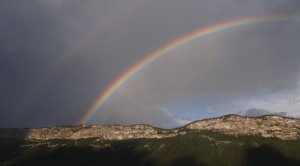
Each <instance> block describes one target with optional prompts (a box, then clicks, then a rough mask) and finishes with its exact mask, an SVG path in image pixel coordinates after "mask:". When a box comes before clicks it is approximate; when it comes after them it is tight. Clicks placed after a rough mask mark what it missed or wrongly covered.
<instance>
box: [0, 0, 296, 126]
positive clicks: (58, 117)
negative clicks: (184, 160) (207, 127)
mask: <svg viewBox="0 0 300 166" xmlns="http://www.w3.org/2000/svg"><path fill="white" fill-rule="evenodd" d="M298 15H299V18H300V1H298V0H251V1H250V0H202V1H197V0H187V1H181V0H86V1H82V0H28V1H26V2H25V1H19V0H10V1H0V80H1V81H0V128H6V127H9V128H11V127H49V126H59V125H78V124H79V123H81V122H82V118H83V117H84V116H85V115H87V111H88V109H89V108H90V107H91V106H92V104H93V103H94V102H95V101H96V100H97V99H98V98H99V96H101V94H103V93H104V91H105V90H106V89H107V87H109V86H110V85H112V84H113V83H114V82H115V80H116V79H117V78H119V77H120V76H121V75H122V73H124V72H125V71H127V70H128V69H130V68H131V67H132V66H134V65H135V64H138V63H139V62H140V61H141V60H142V59H143V58H145V57H147V55H150V54H152V53H153V52H155V51H157V50H159V49H161V48H163V47H164V46H165V45H166V44H168V43H171V42H172V41H174V40H176V39H179V38H182V37H183V36H185V35H187V34H191V33H192V32H194V31H196V30H199V29H203V28H206V27H209V26H212V25H215V24H219V23H222V22H227V21H230V20H236V19H241V18H248V17H260V16H298ZM295 18H296V17H295ZM299 28H300V19H289V20H283V19H281V20H280V19H278V20H275V21H271V22H260V23H255V24H248V25H246V26H241V27H234V28H229V29H228V30H224V31H221V32H217V33H212V34H210V35H207V36H205V37H200V38H198V39H196V40H193V41H192V42H189V43H187V44H184V45H181V46H179V47H176V48H175V49H172V50H171V51H169V52H167V53H166V54H164V55H162V56H160V57H159V58H158V59H157V60H155V61H153V62H151V63H150V64H148V65H146V66H144V67H143V68H142V69H141V70H139V71H138V72H137V73H135V74H134V75H133V76H132V77H130V78H129V79H128V80H126V81H125V82H124V83H123V84H122V85H121V86H120V87H119V88H118V89H117V90H116V91H115V92H114V93H113V94H112V95H111V96H109V98H108V99H107V100H106V101H105V103H104V104H103V105H102V106H101V107H100V108H99V109H97V110H96V111H95V113H94V114H93V115H92V116H90V117H89V118H88V119H87V120H86V121H85V123H88V124H97V125H111V124H119V125H131V124H141V123H142V124H150V125H153V126H156V127H161V128H173V127H178V126H180V125H184V124H187V123H189V122H192V121H194V120H198V119H204V118H212V117H218V116H222V115H226V114H239V115H244V116H261V115H265V114H278V115H282V116H289V117H300V47H299V43H300V33H299Z"/></svg>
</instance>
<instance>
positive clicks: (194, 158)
mask: <svg viewBox="0 0 300 166" xmlns="http://www.w3.org/2000/svg"><path fill="white" fill-rule="evenodd" d="M0 148H1V152H0V165H86V166H88V165H118V166H119V165H122V166H123V165H155V166H160V165H161V166H168V165H175V166H176V165H233V166H234V165H249V166H250V165H251V166H252V165H300V153H299V149H300V141H298V140H289V141H283V140H279V139H276V138H262V137H258V136H229V135H225V134H221V133H218V132H212V131H201V132H190V133H188V134H186V135H183V136H177V137H174V138H164V139H133V140H124V141H99V140H97V139H80V140H51V141H46V142H41V141H28V142H15V143H14V144H7V143H1V145H0Z"/></svg>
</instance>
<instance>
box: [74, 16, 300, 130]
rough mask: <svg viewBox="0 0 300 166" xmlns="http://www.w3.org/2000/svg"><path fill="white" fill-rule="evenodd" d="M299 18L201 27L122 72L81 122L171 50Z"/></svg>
mask: <svg viewBox="0 0 300 166" xmlns="http://www.w3.org/2000/svg"><path fill="white" fill-rule="evenodd" d="M297 19H299V16H290V15H287V16H259V17H247V18H240V19H235V20H230V21H225V22H222V23H218V24H214V25H212V26H208V27H206V28H200V29H199V30H196V31H194V32H192V33H189V34H187V35H185V36H183V37H180V38H178V39H176V40H174V41H171V42H170V43H168V44H166V45H164V46H163V47H161V48H160V49H158V50H156V51H154V52H153V53H151V54H150V55H147V56H146V57H145V58H143V59H142V60H141V61H139V62H138V63H136V64H135V65H134V66H132V67H130V68H129V69H128V70H127V71H125V72H124V73H123V74H121V75H120V76H119V77H118V78H117V79H116V80H115V81H114V82H113V83H112V84H111V85H110V86H108V87H107V88H106V89H105V90H104V91H103V92H102V93H101V94H100V95H99V97H98V98H97V99H96V100H95V101H94V102H93V104H92V105H91V106H90V107H89V108H88V109H87V111H86V112H85V114H84V116H83V117H82V118H81V119H80V122H79V123H80V124H83V123H87V122H88V121H89V119H90V118H91V117H92V116H93V115H94V114H95V113H96V112H97V111H98V110H100V109H101V108H102V107H103V105H104V104H105V102H106V101H107V100H108V99H109V98H110V97H111V96H112V95H113V94H114V93H115V92H116V91H117V90H118V89H119V88H120V87H121V86H122V85H123V84H124V83H125V82H126V81H127V80H129V79H130V78H131V77H132V76H133V75H135V74H136V73H137V72H138V71H140V70H141V69H143V68H145V67H146V66H147V65H149V64H150V63H152V62H154V61H156V60H157V59H159V58H160V57H161V56H163V55H166V53H168V52H169V51H171V50H174V49H176V48H178V47H180V46H182V45H184V44H187V43H190V42H192V41H194V40H196V39H199V38H201V37H205V36H208V35H211V34H214V33H217V32H223V31H225V30H229V29H232V28H237V27H243V26H247V25H252V24H257V23H262V22H273V21H293V20H297Z"/></svg>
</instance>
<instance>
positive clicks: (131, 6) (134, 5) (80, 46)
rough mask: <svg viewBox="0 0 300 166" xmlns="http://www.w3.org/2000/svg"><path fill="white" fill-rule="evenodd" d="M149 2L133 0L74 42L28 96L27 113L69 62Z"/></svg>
mask: <svg viewBox="0 0 300 166" xmlns="http://www.w3.org/2000/svg"><path fill="white" fill-rule="evenodd" d="M149 2H150V1H149V0H131V1H129V2H127V3H125V4H124V5H123V6H122V7H120V9H119V10H118V11H117V12H116V13H113V14H112V15H111V16H110V17H108V18H107V19H106V20H104V22H100V23H99V24H98V25H97V26H96V28H94V30H93V31H91V32H89V33H88V34H87V35H85V36H84V37H83V38H80V39H79V40H78V41H77V42H74V44H73V45H72V46H71V47H70V49H68V50H67V51H66V52H65V53H64V54H63V55H61V57H60V58H58V59H57V61H56V62H55V63H54V64H53V65H52V67H51V68H50V69H49V70H48V71H47V72H46V73H45V74H44V77H43V78H42V79H41V80H39V81H38V82H37V84H36V86H35V89H34V90H33V91H32V93H31V94H29V95H28V97H27V100H26V101H25V103H26V105H25V106H24V108H23V109H24V110H25V112H26V111H27V110H29V109H30V108H31V107H32V105H33V104H34V102H36V100H38V98H39V97H40V95H41V93H42V92H44V91H45V89H46V88H47V86H48V84H49V83H50V82H51V81H52V79H54V78H55V76H57V75H58V74H59V73H60V72H61V70H62V69H63V67H64V65H65V64H66V63H67V62H68V61H70V60H71V59H74V58H76V57H78V56H80V55H81V53H82V51H83V50H84V49H85V48H87V46H88V45H89V44H91V43H92V42H94V41H95V40H96V38H97V37H98V36H100V35H101V34H103V33H104V32H106V31H107V30H108V29H109V28H110V27H113V25H115V24H117V23H119V22H120V21H121V20H122V19H123V18H125V17H127V16H129V15H130V14H132V13H133V12H135V11H136V10H137V9H138V8H139V7H142V6H145V5H146V4H147V3H149Z"/></svg>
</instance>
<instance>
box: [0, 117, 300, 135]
mask: <svg viewBox="0 0 300 166" xmlns="http://www.w3.org/2000/svg"><path fill="white" fill-rule="evenodd" d="M203 130H211V131H217V132H221V133H224V134H229V135H236V136H238V135H258V136H262V137H276V138H279V139H282V140H295V139H300V120H299V119H293V118H287V117H280V116H263V117H258V118H250V117H241V116H238V115H226V116H222V117H219V118H212V119H205V120H200V121H195V122H192V123H190V124H187V125H185V126H183V127H180V128H176V129H171V130H166V129H159V128H155V127H152V126H149V125H133V126H116V125H112V126H92V125H80V126H71V127H50V128H36V129H0V139H1V140H8V139H9V140H51V139H87V138H97V139H98V140H125V139H136V138H157V139H159V138H166V137H175V136H178V135H184V134H186V133H188V132H197V131H203Z"/></svg>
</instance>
